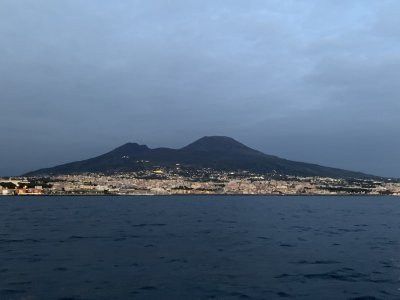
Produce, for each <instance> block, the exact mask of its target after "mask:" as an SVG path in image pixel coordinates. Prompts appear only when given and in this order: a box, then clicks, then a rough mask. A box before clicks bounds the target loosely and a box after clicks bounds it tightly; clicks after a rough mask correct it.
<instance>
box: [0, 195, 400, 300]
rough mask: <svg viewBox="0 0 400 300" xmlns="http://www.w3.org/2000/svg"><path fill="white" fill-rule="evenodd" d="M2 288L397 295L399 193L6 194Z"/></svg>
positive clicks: (18, 294) (17, 295)
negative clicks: (64, 195) (62, 195)
mask: <svg viewBox="0 0 400 300" xmlns="http://www.w3.org/2000/svg"><path fill="white" fill-rule="evenodd" d="M0 222H1V223H0V299H1V300H3V299H20V300H22V299H25V300H35V299H37V300H42V299H64V300H67V299H68V300H72V299H96V300H97V299H107V300H108V299H285V298H287V299H335V300H337V299H364V300H367V299H400V290H399V288H400V282H399V277H400V252H399V250H400V249H399V240H400V199H398V198H390V197H246V196H240V197H239V196H237V197H228V196H227V197H219V196H214V197H203V196H202V197H195V196H190V197H25V198H23V197H22V198H18V197H3V198H0Z"/></svg>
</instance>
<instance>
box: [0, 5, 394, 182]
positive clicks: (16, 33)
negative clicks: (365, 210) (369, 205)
mask: <svg viewBox="0 0 400 300" xmlns="http://www.w3.org/2000/svg"><path fill="white" fill-rule="evenodd" d="M399 11H400V1H396V0H392V1H389V0H379V1H376V0H352V1H348V0H330V1H328V0H318V1H315V0H283V1H282V0H252V1H242V0H240V1H239V0H219V1H215V0H201V1H200V0H197V1H194V0H155V1H147V0H113V1H109V0H85V1H82V0H68V1H65V0H2V1H0V37H1V39H0V130H1V136H0V138H1V143H0V176H6V175H19V174H22V173H25V172H27V171H31V170H35V169H39V168H43V167H50V166H54V165H58V164H61V163H66V162H70V161H75V160H82V159H86V158H90V157H93V156H96V155H100V154H102V153H105V152H107V151H110V150H112V149H113V148H116V147H118V146H120V145H121V144H124V143H126V142H137V143H140V144H147V145H148V146H149V147H151V148H154V147H163V146H165V147H171V148H180V147H183V146H185V145H186V144H188V143H190V142H193V141H194V140H196V139H198V138H200V137H202V136H210V135H224V136H230V137H233V138H235V139H237V140H238V141H240V142H242V143H244V144H246V145H248V146H250V147H252V148H255V149H258V150H261V151H263V152H265V153H268V154H274V155H278V156H280V157H283V158H287V159H292V160H298V161H305V162H312V163H318V164H322V165H326V166H333V167H339V168H344V169H350V170H356V171H362V172H366V173H370V174H375V175H381V176H392V177H400V159H399V153H400V138H399V133H400V117H399V113H400V84H399V82H398V81H399V78H400V18H399V17H398V12H399Z"/></svg>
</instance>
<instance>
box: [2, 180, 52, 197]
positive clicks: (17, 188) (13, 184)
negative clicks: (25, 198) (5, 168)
mask: <svg viewBox="0 0 400 300" xmlns="http://www.w3.org/2000/svg"><path fill="white" fill-rule="evenodd" d="M44 192H45V191H44V189H43V187H42V186H41V185H36V184H35V182H34V181H30V180H28V178H21V177H20V178H8V179H6V178H3V179H1V178H0V195H3V196H10V195H20V196H22V195H43V194H44Z"/></svg>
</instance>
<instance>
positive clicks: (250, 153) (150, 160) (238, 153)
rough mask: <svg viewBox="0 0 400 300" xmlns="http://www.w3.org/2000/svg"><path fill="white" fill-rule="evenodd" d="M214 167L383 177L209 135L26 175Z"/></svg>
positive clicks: (132, 147) (131, 146)
mask: <svg viewBox="0 0 400 300" xmlns="http://www.w3.org/2000/svg"><path fill="white" fill-rule="evenodd" d="M176 164H180V165H181V166H182V167H187V168H195V169H196V168H212V169H216V170H224V171H237V170H246V171H251V172H256V173H261V174H267V173H278V174H282V175H295V176H321V177H332V178H379V177H377V176H373V175H367V174H364V173H360V172H353V171H347V170H342V169H336V168H330V167H324V166H320V165H316V164H309V163H303V162H296V161H291V160H286V159H282V158H279V157H277V156H273V155H268V154H264V153H262V152H260V151H257V150H254V149H252V148H249V147H247V146H246V145H243V144H242V143H239V142H238V141H236V140H234V139H232V138H230V137H224V136H206V137H203V138H201V139H199V140H197V141H195V142H193V143H191V144H189V145H187V146H185V147H183V148H181V149H170V148H156V149H150V148H148V147H147V146H145V145H139V144H137V143H127V144H125V145H122V146H120V147H118V148H116V149H114V150H112V151H110V152H108V153H106V154H103V155H100V156H97V157H94V158H90V159H87V160H82V161H77V162H72V163H67V164H63V165H59V166H56V167H52V168H46V169H40V170H36V171H33V172H29V173H27V174H25V175H26V176H37V175H57V174H78V173H86V172H91V173H114V172H130V171H138V170H143V169H146V168H155V167H174V166H176Z"/></svg>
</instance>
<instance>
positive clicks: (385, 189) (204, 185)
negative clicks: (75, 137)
mask: <svg viewBox="0 0 400 300" xmlns="http://www.w3.org/2000/svg"><path fill="white" fill-rule="evenodd" d="M12 184H13V185H14V189H12V186H13V185H12ZM0 186H1V190H0V194H3V195H11V194H15V195H41V194H47V195H103V194H114V195H182V194H184V195H190V194H195V195H202V194H222V195H223V194H226V195H241V194H242V195H395V196H400V183H399V182H395V181H393V182H392V181H390V180H385V181H383V180H382V181H379V180H366V179H352V180H350V179H347V180H346V179H335V178H322V177H296V176H283V175H278V174H270V175H260V174H253V173H250V172H246V171H240V172H224V171H215V170H212V169H201V170H190V169H188V170H182V169H181V168H179V169H172V170H165V169H154V170H145V171H140V172H129V173H117V174H98V173H93V174H79V175H58V176H52V177H48V178H19V179H8V181H7V180H3V181H2V182H1V181H0Z"/></svg>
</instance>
